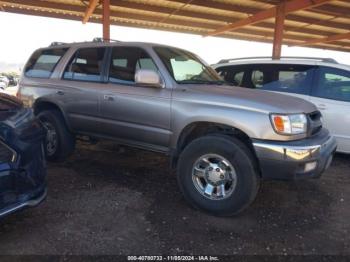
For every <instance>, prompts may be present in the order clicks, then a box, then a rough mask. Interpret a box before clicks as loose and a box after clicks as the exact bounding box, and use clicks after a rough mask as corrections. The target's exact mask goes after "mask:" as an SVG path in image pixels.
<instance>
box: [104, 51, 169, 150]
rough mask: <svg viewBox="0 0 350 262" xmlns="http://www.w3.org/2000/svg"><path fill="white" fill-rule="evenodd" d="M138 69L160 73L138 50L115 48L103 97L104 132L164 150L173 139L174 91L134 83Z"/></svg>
mask: <svg viewBox="0 0 350 262" xmlns="http://www.w3.org/2000/svg"><path fill="white" fill-rule="evenodd" d="M137 69H150V70H154V71H156V72H158V69H157V66H156V64H155V63H154V61H153V60H152V58H151V57H150V56H149V55H148V54H147V52H146V51H144V50H143V49H141V48H138V47H120V46H119V47H113V48H112V50H111V59H110V63H109V70H108V71H109V74H108V83H107V84H106V85H105V86H104V87H103V91H102V92H101V95H100V103H101V121H102V124H101V125H102V126H101V131H102V132H103V133H104V134H105V135H106V136H109V137H113V138H115V139H121V140H125V141H126V142H127V143H131V144H135V145H140V146H146V147H151V148H154V149H155V150H165V149H166V148H167V147H168V144H169V139H170V101H171V89H167V88H155V87H145V86H139V85H136V84H135V81H134V79H135V72H136V70H137Z"/></svg>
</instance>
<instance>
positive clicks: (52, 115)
mask: <svg viewBox="0 0 350 262" xmlns="http://www.w3.org/2000/svg"><path fill="white" fill-rule="evenodd" d="M38 118H39V119H40V121H41V122H42V123H43V125H44V126H45V127H46V128H47V125H48V124H49V125H50V127H51V128H53V129H54V131H55V132H56V138H57V146H56V149H55V150H50V152H49V148H48V137H46V141H45V146H44V149H45V155H46V159H47V160H48V161H53V162H58V161H63V160H64V159H66V158H67V157H68V156H70V155H71V154H72V153H73V151H74V148H75V137H74V135H73V134H72V133H71V132H69V130H68V128H67V126H66V123H65V120H64V118H63V116H62V114H61V112H59V111H58V110H45V111H42V112H40V113H39V114H38Z"/></svg>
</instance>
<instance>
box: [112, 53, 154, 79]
mask: <svg viewBox="0 0 350 262" xmlns="http://www.w3.org/2000/svg"><path fill="white" fill-rule="evenodd" d="M138 69H148V70H153V71H155V72H158V68H157V66H156V65H155V63H154V62H153V60H152V58H151V57H150V56H149V55H148V54H147V53H146V51H144V50H143V49H141V48H138V47H113V49H112V58H111V63H110V67H109V76H108V80H109V82H111V83H120V84H134V83H135V73H136V71H137V70H138Z"/></svg>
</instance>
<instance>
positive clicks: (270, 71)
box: [251, 65, 314, 94]
mask: <svg viewBox="0 0 350 262" xmlns="http://www.w3.org/2000/svg"><path fill="white" fill-rule="evenodd" d="M313 72H314V68H313V66H307V65H265V66H264V67H261V68H260V69H256V70H253V71H252V75H251V76H252V79H251V81H252V84H253V86H254V87H255V88H258V89H263V90H270V91H278V92H286V93H296V94H308V93H309V91H310V88H311V85H312V80H313Z"/></svg>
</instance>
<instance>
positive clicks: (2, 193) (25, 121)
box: [0, 94, 46, 218]
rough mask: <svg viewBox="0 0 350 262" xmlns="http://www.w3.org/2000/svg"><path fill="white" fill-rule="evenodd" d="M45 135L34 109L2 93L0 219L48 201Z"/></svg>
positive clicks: (0, 114)
mask: <svg viewBox="0 0 350 262" xmlns="http://www.w3.org/2000/svg"><path fill="white" fill-rule="evenodd" d="M45 136H46V131H45V129H44V128H43V126H42V124H41V123H40V122H39V121H38V120H37V119H36V118H35V117H34V115H33V112H32V110H31V109H27V108H24V107H23V105H22V102H21V101H20V100H18V99H17V98H16V97H12V96H8V95H5V94H0V218H1V217H3V216H5V215H8V214H10V213H12V212H15V211H18V210H20V209H23V208H26V207H32V206H36V205H38V204H39V203H40V202H42V201H43V200H44V199H45V197H46V180H45V179H46V169H45V157H44V155H43V154H44V153H43V152H44V150H43V141H44V139H45Z"/></svg>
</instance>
